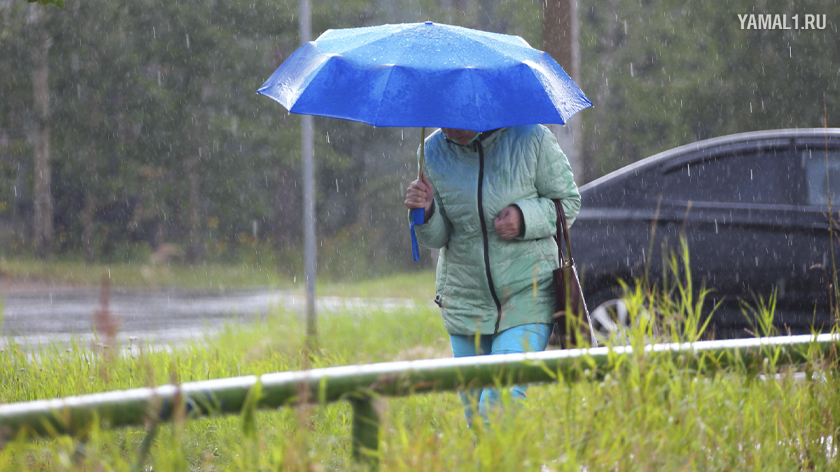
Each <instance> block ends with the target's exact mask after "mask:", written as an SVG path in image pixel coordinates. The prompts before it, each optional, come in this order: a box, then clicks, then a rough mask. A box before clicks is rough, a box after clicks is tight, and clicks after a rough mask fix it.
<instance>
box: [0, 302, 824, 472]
mask: <svg viewBox="0 0 840 472" xmlns="http://www.w3.org/2000/svg"><path fill="white" fill-rule="evenodd" d="M320 335H321V340H320V341H321V342H320V345H321V346H322V348H320V349H319V350H318V351H317V352H316V354H315V355H314V357H313V361H312V362H313V366H315V367H317V366H332V365H344V364H356V363H369V362H380V361H391V360H397V359H416V358H428V357H435V356H447V355H449V344H448V338H447V336H446V334H445V332H444V330H443V327H442V323H441V321H440V319H439V314H438V312H437V310H434V309H414V310H411V311H409V312H405V311H400V312H390V313H389V312H373V313H365V314H362V313H354V312H349V311H348V312H343V313H336V314H331V315H329V317H326V316H324V317H322V318H321V323H320ZM302 339H303V326H302V325H301V323H300V322H299V320H298V319H297V318H296V317H295V316H294V315H291V314H289V313H285V312H276V313H274V314H273V315H272V316H271V317H270V318H269V319H268V320H267V321H265V322H263V323H258V324H254V325H244V326H230V327H228V328H227V329H226V330H224V331H223V332H221V333H220V334H218V335H217V336H214V337H213V338H210V339H208V340H206V342H204V343H194V344H190V345H187V346H184V347H182V348H178V349H175V350H173V351H171V352H167V351H163V350H159V351H156V352H144V353H143V355H140V356H136V357H119V358H117V359H113V360H110V361H109V360H107V359H106V358H105V357H103V356H102V355H100V354H98V353H96V352H93V351H90V350H87V349H84V348H80V347H78V346H74V347H72V348H71V349H70V350H69V351H68V350H66V348H64V347H58V346H52V347H49V348H45V349H42V350H40V352H38V355H37V356H34V357H33V356H32V355H31V352H30V351H29V350H28V348H26V347H24V346H19V345H13V346H10V347H7V348H6V349H5V351H4V352H1V353H0V401H2V402H14V401H26V400H32V399H36V398H52V397H62V396H67V395H74V394H80V393H90V392H98V391H106V390H113V389H120V388H131V387H138V386H145V385H156V384H161V383H167V382H170V381H173V380H177V381H181V382H185V381H196V380H204V379H208V378H218V377H226V376H238V375H245V374H260V373H265V372H273V371H283V370H295V369H299V368H301V366H302V357H301V352H302V351H303V342H302ZM33 359H37V360H33ZM827 365H830V364H827V363H826V361H825V360H824V359H816V358H815V359H813V362H812V365H810V366H809V367H808V369H809V370H810V371H816V372H822V373H823V375H824V378H825V380H814V381H795V380H793V378H792V377H791V375H790V372H789V371H787V370H783V371H781V373H782V375H781V376H780V377H779V378H774V377H771V378H769V379H768V380H766V381H762V380H758V379H757V377H756V375H755V373H754V372H747V371H746V370H743V371H738V370H735V371H732V372H730V373H718V374H717V375H713V376H709V377H700V376H698V375H697V373H695V372H692V371H690V370H686V369H684V368H682V367H681V365H680V364H678V361H671V360H667V359H665V358H662V357H657V358H644V357H641V358H636V359H634V360H633V361H632V362H628V363H625V364H624V367H623V368H622V369H621V370H616V371H613V372H607V373H606V375H605V377H603V378H602V379H596V378H594V377H593V378H591V379H589V380H586V381H583V382H579V383H567V382H564V381H563V380H562V379H561V380H560V381H558V382H557V383H553V384H550V385H539V386H533V387H531V388H530V389H529V398H528V399H527V400H526V401H525V402H524V403H523V404H522V405H521V407H519V408H509V409H508V415H507V417H506V420H505V421H504V422H503V423H502V424H496V425H494V426H493V427H492V428H491V430H490V431H481V432H479V434H478V435H475V434H473V433H472V432H470V431H469V430H468V429H467V428H466V426H465V422H464V420H463V416H462V413H461V409H460V403H459V401H458V397H457V395H456V394H455V393H454V392H445V393H438V394H427V395H418V396H414V397H410V398H384V399H382V400H381V407H382V408H383V409H384V411H385V414H384V417H385V422H384V425H383V431H382V444H381V451H382V470H388V471H391V470H398V471H417V470H421V471H422V470H429V471H444V470H445V471H453V470H476V468H477V467H480V470H493V471H522V470H539V467H540V465H541V464H546V465H547V466H548V467H549V469H550V470H554V471H559V470H564V471H574V472H579V471H580V470H584V469H582V468H585V470H589V471H600V470H610V471H612V470H618V471H623V470H628V471H632V470H640V471H650V470H780V471H782V470H783V471H789V470H827V469H832V468H835V464H836V458H835V457H834V455H832V454H827V453H826V451H827V446H826V444H825V441H826V440H829V438H831V440H834V438H836V437H837V432H838V422H837V420H836V419H837V418H840V389H838V388H837V387H838V385H837V377H836V371H835V370H833V369H831V368H829V367H827ZM778 371H779V370H777V369H776V367H775V366H774V363H773V362H772V360H769V361H768V362H767V363H766V364H765V366H764V367H763V372H765V373H770V374H773V373H777V372H778ZM254 421H255V423H254V426H255V428H253V429H252V428H249V427H247V426H248V425H247V424H246V423H243V419H242V418H239V417H235V416H230V417H220V418H209V419H200V420H194V421H188V422H183V423H177V424H174V425H166V426H164V427H162V428H161V431H160V433H159V435H158V436H157V438H156V440H155V441H154V443H153V446H152V449H151V456H150V460H149V462H148V463H147V467H152V469H147V470H154V471H170V470H171V471H176V470H177V471H182V470H203V471H204V470H236V471H239V470H241V471H253V470H265V471H267V470H283V471H333V470H336V471H339V470H350V469H352V464H351V462H350V459H349V456H350V453H349V450H350V425H351V421H352V415H351V411H350V407H349V406H348V405H347V404H345V403H343V402H342V403H337V404H330V405H324V406H314V407H303V408H298V409H282V410H277V411H261V412H258V413H257V414H256V416H255V418H254ZM143 434H144V432H143V430H142V429H141V428H129V429H122V430H117V431H108V430H95V431H92V432H91V435H90V437H89V439H88V441H87V447H86V454H85V455H81V456H74V449H75V447H76V445H77V443H76V442H74V441H73V440H71V439H69V438H66V437H63V438H57V439H54V440H40V441H34V442H28V443H27V442H20V441H13V442H10V443H7V444H6V445H5V447H4V449H3V450H2V452H0V471H19V470H24V471H34V470H38V471H41V470H45V471H46V470H56V471H66V470H68V471H76V470H79V471H81V470H86V471H87V470H91V471H99V470H120V471H123V470H129V468H130V465H131V462H132V461H133V460H134V457H135V454H136V451H137V448H138V446H139V443H140V441H141V440H142V437H143ZM833 444H834V445H836V442H834V443H833Z"/></svg>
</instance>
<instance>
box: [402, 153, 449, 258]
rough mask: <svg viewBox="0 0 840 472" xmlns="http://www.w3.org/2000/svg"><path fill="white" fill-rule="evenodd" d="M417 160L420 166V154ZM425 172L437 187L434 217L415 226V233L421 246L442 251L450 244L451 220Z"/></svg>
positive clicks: (409, 215)
mask: <svg viewBox="0 0 840 472" xmlns="http://www.w3.org/2000/svg"><path fill="white" fill-rule="evenodd" d="M417 160H418V164H419V160H420V156H419V152H418V157H417ZM423 170H424V172H425V173H426V178H428V179H429V182H431V184H432V187H435V196H434V203H433V204H432V216H431V217H429V216H428V215H426V216H427V218H428V221H426V223H424V224H422V225H420V226H415V227H414V232H415V234H417V243H418V244H419V245H421V246H423V247H425V248H429V249H440V248H442V247H444V246H446V245H447V244H448V243H449V235H450V233H451V231H452V223H450V222H449V218H447V217H446V210H445V209H444V208H443V205H441V204H440V201H441V200H440V194H438V189H437V187H436V186H435V183H434V182H432V179H431V177H429V172H428V169H423ZM408 221H409V224H411V210H408Z"/></svg>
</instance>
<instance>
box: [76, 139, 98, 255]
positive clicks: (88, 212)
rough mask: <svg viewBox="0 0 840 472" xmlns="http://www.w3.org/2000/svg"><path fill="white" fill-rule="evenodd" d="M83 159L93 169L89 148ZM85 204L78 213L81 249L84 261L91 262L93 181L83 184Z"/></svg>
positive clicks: (94, 199)
mask: <svg viewBox="0 0 840 472" xmlns="http://www.w3.org/2000/svg"><path fill="white" fill-rule="evenodd" d="M84 152H85V157H84V160H85V161H87V162H88V165H89V166H90V167H89V168H90V169H91V170H92V169H94V163H93V160H94V159H93V154H92V153H91V151H90V150H85V151H84ZM84 194H85V204H84V206H83V207H82V211H81V213H80V214H79V218H80V219H81V222H82V251H83V252H84V256H85V262H87V263H88V264H90V263H93V262H94V259H95V256H96V248H95V247H94V242H93V237H94V234H95V233H96V224H95V221H94V219H95V217H96V205H97V201H96V195H95V194H94V192H93V182H88V184H87V185H85V186H84Z"/></svg>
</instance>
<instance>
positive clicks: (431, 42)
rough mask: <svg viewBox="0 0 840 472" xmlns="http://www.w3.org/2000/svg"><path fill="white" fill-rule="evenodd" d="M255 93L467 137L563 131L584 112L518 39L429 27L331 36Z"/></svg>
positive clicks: (308, 47) (566, 85) (314, 109)
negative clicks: (543, 126)
mask: <svg viewBox="0 0 840 472" xmlns="http://www.w3.org/2000/svg"><path fill="white" fill-rule="evenodd" d="M257 93H260V94H262V95H265V96H268V97H271V98H273V99H274V100H276V101H278V102H279V103H280V104H281V105H283V106H284V107H286V109H288V110H289V111H290V112H292V113H300V114H305V115H316V116H326V117H332V118H341V119H345V120H352V121H360V122H362V123H367V124H369V125H373V126H409V127H421V126H428V127H443V128H457V129H469V130H474V131H487V130H491V129H496V128H501V127H504V126H515V125H524V124H535V123H558V124H565V123H566V121H567V120H568V119H569V118H570V117H571V116H572V115H574V114H575V113H577V112H578V111H580V110H582V109H584V108H586V107H589V106H592V102H590V101H589V99H588V98H586V96H585V95H584V94H583V92H582V91H581V90H580V88H578V86H577V85H575V83H574V82H573V81H572V79H570V78H569V76H568V74H566V72H564V71H563V69H562V68H561V67H560V66H559V65H558V64H557V62H555V61H554V59H552V58H551V56H549V55H548V54H547V53H545V52H542V51H538V50H536V49H533V48H532V47H530V46H529V45H528V43H527V42H526V41H525V40H524V39H522V38H520V37H518V36H509V35H504V34H497V33H487V32H484V31H477V30H472V29H468V28H462V27H459V26H450V25H443V24H437V23H432V22H430V21H427V22H426V23H412V24H400V25H383V26H372V27H366V28H349V29H337V30H329V31H327V32H325V33H324V34H322V35H321V36H320V37H319V38H318V39H316V40H315V41H310V42H309V43H307V44H305V45H303V46H302V47H301V48H300V49H298V50H297V51H295V53H294V54H292V56H291V57H289V58H288V59H287V60H286V61H285V62H283V64H281V65H280V67H279V68H278V69H277V70H276V71H275V72H274V74H272V76H271V77H270V78H269V79H268V81H266V83H265V84H263V86H262V87H260V89H259V90H258V91H257Z"/></svg>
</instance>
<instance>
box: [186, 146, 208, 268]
mask: <svg viewBox="0 0 840 472" xmlns="http://www.w3.org/2000/svg"><path fill="white" fill-rule="evenodd" d="M202 153H203V150H202V148H201V147H199V148H198V153H193V154H192V155H191V156H190V157H188V158H187V159H186V162H185V163H184V166H185V169H186V173H187V186H188V198H189V207H190V210H189V216H188V235H187V237H188V239H189V241H188V242H187V261H188V262H189V263H191V264H195V263H196V262H199V261H201V260H202V259H203V258H204V239H203V237H202V234H201V158H202Z"/></svg>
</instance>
